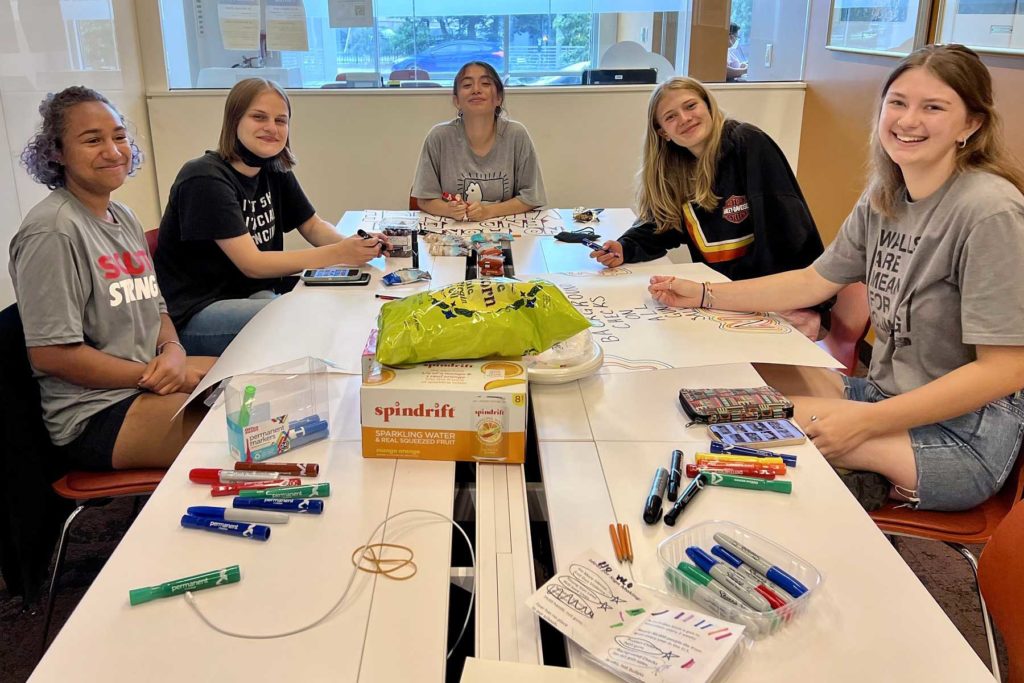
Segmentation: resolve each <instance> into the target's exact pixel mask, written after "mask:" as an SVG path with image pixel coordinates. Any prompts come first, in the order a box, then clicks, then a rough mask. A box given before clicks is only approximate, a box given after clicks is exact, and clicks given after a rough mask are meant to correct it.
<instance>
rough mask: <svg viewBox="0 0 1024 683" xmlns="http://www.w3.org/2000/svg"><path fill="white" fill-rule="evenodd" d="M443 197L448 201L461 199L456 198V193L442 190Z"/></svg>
mask: <svg viewBox="0 0 1024 683" xmlns="http://www.w3.org/2000/svg"><path fill="white" fill-rule="evenodd" d="M441 199H443V200H445V201H446V202H457V201H459V200H458V199H456V198H455V195H453V194H452V193H451V192H442V193H441Z"/></svg>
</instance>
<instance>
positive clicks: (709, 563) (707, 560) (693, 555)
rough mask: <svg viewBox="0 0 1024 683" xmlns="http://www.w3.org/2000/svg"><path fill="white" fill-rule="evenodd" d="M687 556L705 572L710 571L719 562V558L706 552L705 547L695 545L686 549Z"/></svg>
mask: <svg viewBox="0 0 1024 683" xmlns="http://www.w3.org/2000/svg"><path fill="white" fill-rule="evenodd" d="M686 556H687V557H689V558H690V559H691V560H693V563H694V564H695V565H697V566H698V567H700V569H701V571H703V572H707V571H710V570H711V568H712V567H714V566H715V565H716V564H718V560H716V559H715V558H713V557H711V556H710V555H708V554H707V553H706V552H704V549H703V548H699V547H697V546H695V545H691V546H690V547H689V548H687V549H686Z"/></svg>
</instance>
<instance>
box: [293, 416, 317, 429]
mask: <svg viewBox="0 0 1024 683" xmlns="http://www.w3.org/2000/svg"><path fill="white" fill-rule="evenodd" d="M323 421H324V420H321V419H320V416H319V415H307V416H306V417H304V418H302V419H301V420H293V421H291V422H289V423H288V429H298V428H299V427H305V426H306V425H310V424H313V423H314V422H323Z"/></svg>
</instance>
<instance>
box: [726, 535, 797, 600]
mask: <svg viewBox="0 0 1024 683" xmlns="http://www.w3.org/2000/svg"><path fill="white" fill-rule="evenodd" d="M714 538H715V540H716V541H718V542H719V543H720V544H721V545H722V546H724V547H725V549H726V550H728V551H729V552H731V553H732V554H733V555H735V556H736V557H738V558H740V559H741V560H743V562H744V563H745V564H748V565H750V566H751V567H753V568H754V570H755V571H756V572H757V573H758V574H760V575H761V576H764V577H766V578H768V579H770V580H772V581H774V582H775V583H777V584H779V585H780V586H782V590H784V591H786V592H787V593H789V594H790V595H792V596H793V597H794V598H799V597H800V596H801V595H803V594H804V593H806V592H807V586H805V585H803V584H802V583H800V582H799V581H797V580H796V579H794V578H793V577H792V576H790V575H789V574H787V573H786V572H785V571H783V570H782V569H780V568H778V567H776V566H774V565H772V564H770V563H769V562H768V561H767V560H766V559H764V558H763V557H761V556H760V555H758V554H757V553H755V552H754V551H752V550H751V549H750V548H747V547H746V546H744V545H742V544H740V543H739V542H738V541H735V540H733V539H732V538H731V537H729V536H726V535H725V534H723V533H717V534H715V537H714Z"/></svg>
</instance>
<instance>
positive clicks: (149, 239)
mask: <svg viewBox="0 0 1024 683" xmlns="http://www.w3.org/2000/svg"><path fill="white" fill-rule="evenodd" d="M159 242H160V228H153V229H152V230H147V231H146V246H147V247H148V248H149V255H150V256H151V257H152V256H156V245H157V244H158V243H159Z"/></svg>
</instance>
